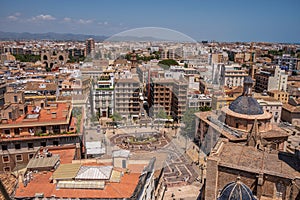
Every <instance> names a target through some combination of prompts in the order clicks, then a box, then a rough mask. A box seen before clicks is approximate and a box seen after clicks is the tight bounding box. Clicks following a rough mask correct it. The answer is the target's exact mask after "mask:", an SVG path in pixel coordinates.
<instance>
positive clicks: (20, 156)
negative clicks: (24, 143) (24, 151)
mask: <svg viewBox="0 0 300 200" xmlns="http://www.w3.org/2000/svg"><path fill="white" fill-rule="evenodd" d="M16 161H17V162H21V161H23V156H22V155H21V154H17V155H16Z"/></svg>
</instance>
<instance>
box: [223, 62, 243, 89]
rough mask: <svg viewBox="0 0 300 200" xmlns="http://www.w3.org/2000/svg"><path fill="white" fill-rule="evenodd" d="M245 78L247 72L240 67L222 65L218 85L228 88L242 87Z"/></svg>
mask: <svg viewBox="0 0 300 200" xmlns="http://www.w3.org/2000/svg"><path fill="white" fill-rule="evenodd" d="M246 76H248V73H247V71H246V70H245V69H242V67H241V66H240V65H222V68H221V77H220V84H221V85H226V86H228V87H229V88H231V87H238V86H243V83H244V78H245V77H246Z"/></svg>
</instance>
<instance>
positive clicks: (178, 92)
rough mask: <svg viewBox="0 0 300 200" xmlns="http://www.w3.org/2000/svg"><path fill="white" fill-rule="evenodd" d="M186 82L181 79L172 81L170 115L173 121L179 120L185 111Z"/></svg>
mask: <svg viewBox="0 0 300 200" xmlns="http://www.w3.org/2000/svg"><path fill="white" fill-rule="evenodd" d="M187 92H188V81H187V80H186V79H184V78H183V77H182V78H180V79H179V80H175V81H174V86H173V93H174V95H173V96H172V101H173V102H172V115H173V119H174V120H176V121H177V120H178V121H179V120H181V118H182V117H183V115H184V114H185V111H186V110H187Z"/></svg>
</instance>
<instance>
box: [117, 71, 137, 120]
mask: <svg viewBox="0 0 300 200" xmlns="http://www.w3.org/2000/svg"><path fill="white" fill-rule="evenodd" d="M139 93H140V82H139V80H138V79H137V78H135V77H132V76H125V77H120V78H119V79H116V81H115V101H114V103H115V106H114V111H115V112H116V113H118V114H120V115H121V116H122V117H123V118H125V119H127V120H131V119H137V118H138V117H139V113H140V98H139Z"/></svg>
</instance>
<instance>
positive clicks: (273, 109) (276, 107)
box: [257, 99, 282, 123]
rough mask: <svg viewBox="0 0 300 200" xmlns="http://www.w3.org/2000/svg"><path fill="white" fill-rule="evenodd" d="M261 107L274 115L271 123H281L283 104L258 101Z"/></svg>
mask: <svg viewBox="0 0 300 200" xmlns="http://www.w3.org/2000/svg"><path fill="white" fill-rule="evenodd" d="M257 102H258V103H259V105H261V106H262V108H263V110H265V111H267V112H269V113H271V114H272V115H273V117H272V119H271V123H279V122H280V118H281V110H282V103H281V102H280V101H277V100H275V101H271V100H270V101H267V100H263V99H257Z"/></svg>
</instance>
